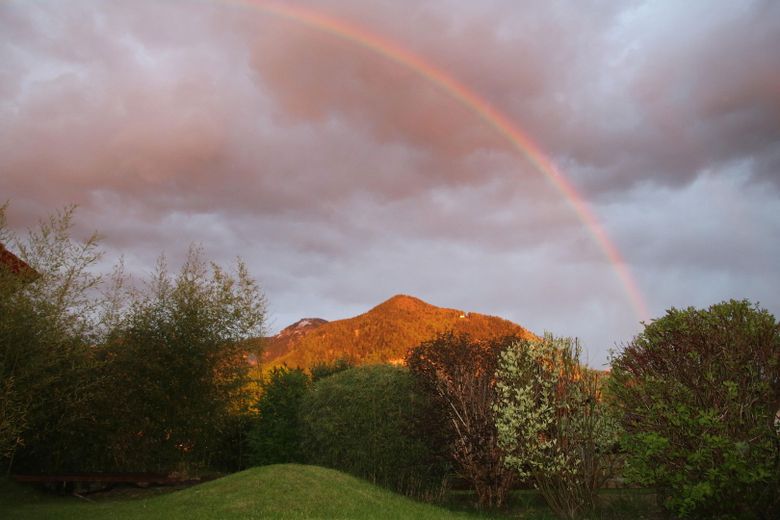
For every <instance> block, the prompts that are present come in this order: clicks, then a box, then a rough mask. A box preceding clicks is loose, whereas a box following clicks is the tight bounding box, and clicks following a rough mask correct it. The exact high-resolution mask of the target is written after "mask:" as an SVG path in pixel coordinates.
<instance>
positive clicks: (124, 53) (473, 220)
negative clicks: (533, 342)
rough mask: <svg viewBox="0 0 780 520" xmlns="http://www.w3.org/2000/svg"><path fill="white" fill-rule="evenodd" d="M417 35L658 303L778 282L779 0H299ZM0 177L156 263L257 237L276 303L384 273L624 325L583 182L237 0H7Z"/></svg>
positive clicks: (342, 300) (431, 57) (416, 290)
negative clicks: (195, 247)
mask: <svg viewBox="0 0 780 520" xmlns="http://www.w3.org/2000/svg"><path fill="white" fill-rule="evenodd" d="M289 4H290V5H299V6H304V7H306V8H310V9H314V10H316V11H318V12H320V13H322V14H325V15H328V16H332V17H335V18H338V19H340V20H343V21H345V22H347V23H349V24H353V25H355V26H359V27H361V28H362V29H363V30H365V31H368V32H373V33H375V34H377V35H380V36H381V37H383V38H385V39H387V40H390V41H393V42H395V43H397V44H398V45H399V46H402V47H404V48H406V49H408V50H409V51H411V52H414V53H416V54H417V55H419V56H420V57H421V58H423V59H425V60H426V61H427V62H429V63H431V64H433V65H435V66H437V67H438V68H440V69H442V70H445V71H447V73H448V74H450V75H451V76H452V78H453V79H454V80H456V81H459V82H460V83H462V84H463V85H464V86H466V87H467V88H469V89H472V91H473V92H474V93H475V94H476V95H478V96H481V97H482V98H484V99H485V100H487V101H488V102H489V103H491V104H492V105H493V106H494V107H496V108H497V109H498V110H500V111H501V112H502V113H504V114H505V115H506V116H507V117H508V118H510V119H511V120H512V121H515V122H516V124H517V125H518V127H520V128H522V129H523V130H524V131H525V132H526V133H527V134H528V135H529V136H531V138H532V139H533V140H534V141H535V142H536V143H537V144H538V145H539V146H540V147H541V148H542V149H543V150H544V151H545V152H546V153H547V154H548V155H549V156H550V157H551V159H552V160H553V161H554V162H555V163H556V164H558V166H560V168H561V169H562V171H564V172H565V173H566V175H567V176H568V177H569V179H570V180H571V181H572V183H573V184H574V185H575V186H576V187H577V189H578V190H579V191H580V192H581V194H582V195H583V197H584V198H585V199H586V200H588V201H589V202H590V203H591V204H592V206H593V209H594V211H595V213H596V214H597V215H598V216H599V218H600V219H601V220H602V223H603V225H604V228H605V230H606V231H607V232H608V233H609V235H610V236H611V238H612V239H613V241H614V242H615V244H616V245H617V246H618V248H619V249H620V250H621V252H622V253H623V255H624V257H625V258H626V261H627V262H628V264H629V267H630V268H631V269H632V270H633V271H634V273H635V275H636V278H637V281H638V284H639V287H640V289H641V290H642V291H643V293H644V295H645V298H646V299H647V300H648V303H649V306H650V309H651V312H652V314H653V315H659V314H660V313H661V312H663V310H664V309H665V308H668V307H669V306H671V305H677V306H680V305H708V304H711V303H715V302H716V301H718V300H720V299H723V298H730V297H737V298H749V299H752V300H759V301H761V303H762V304H763V305H765V306H767V307H768V308H769V309H770V310H772V311H773V312H775V313H776V314H778V313H780V299H778V296H777V295H776V291H773V290H772V288H773V287H774V288H776V287H778V286H780V273H779V272H778V271H779V270H778V269H777V268H776V267H775V262H774V261H773V259H775V258H777V257H778V253H780V245H779V243H778V242H777V240H774V239H773V237H777V236H779V235H778V232H780V202H778V200H780V199H778V196H777V195H778V191H779V190H780V76H778V74H779V73H780V72H779V71H780V68H778V66H777V57H776V55H777V49H778V48H780V4H778V3H777V2H771V1H749V2H739V3H734V2H687V3H685V4H684V5H683V4H680V3H679V2H652V3H651V2H639V1H636V2H629V3H619V4H618V3H615V2H603V1H598V0H593V1H589V2H541V1H539V2H523V3H522V4H518V3H517V2H510V1H498V0H496V1H491V2H478V3H477V2H466V1H460V0H430V1H425V2H416V3H414V4H413V5H401V4H399V3H398V2H362V1H360V2H359V1H348V0H331V1H321V2H289ZM0 34H1V35H2V36H0V63H1V64H2V65H0V168H1V169H0V199H2V200H6V199H8V200H10V202H11V208H10V215H9V216H10V218H11V225H12V226H15V227H17V228H19V229H23V228H24V227H26V226H29V225H31V224H33V223H34V222H35V221H36V220H37V219H39V218H42V217H44V216H45V215H47V214H49V213H51V212H52V211H54V210H55V209H57V208H61V207H63V206H64V205H66V204H71V203H76V204H79V205H80V206H81V209H80V211H79V213H78V230H77V231H78V232H79V233H82V234H84V233H87V232H89V231H91V230H93V229H95V228H97V229H99V230H100V231H101V233H102V234H103V235H105V237H106V238H105V245H106V247H107V249H108V250H109V252H110V253H111V255H110V256H112V255H113V256H118V255H120V254H124V255H125V257H126V258H127V259H128V265H129V266H130V267H131V269H132V270H134V271H136V272H138V273H142V272H144V271H146V270H149V269H151V266H152V262H153V259H154V257H155V256H156V255H157V254H159V253H160V252H162V251H166V252H167V253H168V255H169V256H170V257H171V258H172V259H174V260H175V259H176V258H177V257H178V255H181V254H182V253H183V251H184V250H186V247H187V245H188V244H189V242H192V241H196V242H201V243H203V244H204V246H205V247H206V251H207V253H208V254H210V255H212V256H214V257H216V258H217V259H219V260H221V261H228V260H229V259H231V258H232V257H234V256H235V255H241V256H242V257H244V258H245V259H246V260H247V261H248V263H249V265H250V268H251V269H252V271H253V273H254V274H255V275H256V276H257V277H258V278H259V279H260V281H261V282H262V283H263V285H264V287H265V289H266V291H267V293H268V297H269V300H270V302H271V311H272V314H273V315H274V316H275V324H274V326H275V327H277V328H278V327H283V326H285V325H286V324H287V322H288V321H290V322H291V321H294V320H295V319H297V318H299V317H301V316H311V315H317V314H319V315H322V316H323V317H325V318H338V317H344V316H347V315H350V314H354V313H357V312H361V311H363V310H365V309H366V308H368V307H370V306H372V305H374V304H376V303H378V302H379V301H381V300H383V299H384V298H386V297H388V296H390V295H391V294H394V293H398V292H406V293H412V294H415V295H417V296H420V297H422V298H423V299H426V300H428V301H430V302H431V303H434V304H437V305H442V306H450V307H460V308H465V309H469V310H475V311H480V312H488V313H492V314H498V315H502V316H504V317H507V318H510V319H513V320H515V321H517V322H519V323H521V324H523V325H525V326H527V327H529V328H531V329H533V330H535V331H537V332H542V331H543V330H544V329H551V330H553V331H554V332H556V333H561V334H571V335H578V336H580V337H582V338H583V339H584V342H585V345H586V347H587V348H589V355H590V359H591V363H593V364H601V363H603V362H604V360H605V359H606V350H607V348H609V347H612V346H614V344H615V343H620V342H623V341H627V340H628V339H630V337H631V335H632V334H634V333H635V332H637V331H638V330H639V325H638V319H639V318H638V317H637V315H636V314H635V313H634V312H633V311H632V309H631V307H630V305H629V302H628V299H627V296H626V293H625V290H624V288H623V287H621V285H620V282H619V281H618V279H617V278H616V276H615V273H614V271H613V269H612V267H611V266H610V265H609V263H608V262H607V260H606V258H605V256H604V253H603V252H602V251H601V250H600V249H599V248H598V247H597V246H596V244H595V243H594V241H593V239H592V237H591V235H590V234H589V230H588V229H587V228H586V227H585V226H584V225H583V224H582V223H581V222H580V221H579V220H578V219H577V218H576V215H575V213H574V212H573V211H572V208H571V206H570V204H569V203H568V202H567V201H566V200H565V199H564V198H563V197H562V196H561V195H560V193H559V192H558V191H556V189H555V188H554V187H553V186H552V185H551V184H550V183H549V182H548V181H547V180H546V179H545V177H544V175H543V174H542V173H541V172H539V171H537V170H536V169H534V167H533V166H532V164H531V163H530V162H529V161H528V160H527V159H526V158H525V157H524V156H523V155H522V154H520V153H518V151H517V150H515V149H514V148H513V147H512V145H511V143H509V142H508V141H507V140H506V139H505V138H504V137H503V136H501V135H500V134H499V133H497V132H496V131H495V130H494V129H493V128H492V127H491V126H490V125H489V124H487V123H486V122H485V121H484V120H483V119H482V118H481V117H480V116H479V115H478V114H476V113H475V111H474V110H473V109H471V108H469V107H468V106H465V105H464V104H462V103H459V102H458V101H456V100H454V99H453V98H452V97H450V96H449V95H448V94H447V93H446V92H444V91H443V90H442V89H441V88H440V87H438V86H437V85H435V84H434V83H432V82H431V81H429V80H428V79H426V78H425V77H423V76H422V75H420V74H419V73H418V72H415V71H413V70H410V69H409V68H405V67H403V66H401V65H399V64H397V63H394V62H391V61H389V60H387V59H386V58H384V57H382V56H381V55H379V54H377V53H376V52H374V51H372V50H370V49H368V48H365V47H363V46H360V45H356V44H355V43H351V42H349V41H347V40H344V39H340V38H338V37H336V36H334V35H332V34H326V33H324V32H322V31H317V30H314V29H312V28H311V27H307V26H305V25H303V24H300V23H296V22H294V21H291V20H286V19H282V18H279V17H275V16H272V15H270V14H269V13H268V12H264V11H263V10H261V9H256V8H253V7H252V2H245V3H243V4H235V3H224V4H223V3H220V2H200V1H195V0H192V1H188V0H179V1H171V2H146V1H140V2H120V1H101V2H98V1H83V0H76V1H69V2H64V1H63V2H44V1H29V2H22V1H21V0H10V1H7V2H3V3H0Z"/></svg>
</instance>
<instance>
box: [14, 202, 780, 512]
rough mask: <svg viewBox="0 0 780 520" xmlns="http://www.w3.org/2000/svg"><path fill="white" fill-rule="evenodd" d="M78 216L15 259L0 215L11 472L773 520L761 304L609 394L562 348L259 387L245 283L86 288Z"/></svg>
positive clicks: (329, 370) (194, 253)
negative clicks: (277, 485) (366, 486)
mask: <svg viewBox="0 0 780 520" xmlns="http://www.w3.org/2000/svg"><path fill="white" fill-rule="evenodd" d="M72 215H73V213H72V210H67V211H65V212H63V213H61V214H58V215H56V216H54V217H52V218H51V219H49V220H47V221H45V222H43V223H41V225H40V226H39V228H37V229H36V230H34V231H32V232H31V233H30V234H29V236H27V237H26V238H25V239H20V238H18V237H16V236H14V235H13V234H12V233H10V232H9V231H8V229H7V228H6V226H5V220H4V218H5V208H0V242H2V243H5V244H11V245H12V246H13V247H14V248H15V250H17V251H18V252H19V255H20V257H21V258H22V259H23V260H24V261H25V262H27V264H29V266H30V267H29V268H27V267H25V266H24V265H20V264H15V263H12V264H10V265H5V264H0V376H1V377H2V379H1V380H0V459H2V461H3V463H4V465H5V468H6V469H7V471H9V472H11V471H12V472H49V473H53V472H64V471H157V472H172V471H178V472H197V471H202V470H205V469H212V470H213V469H218V470H222V471H230V470H235V469H239V468H243V467H246V466H248V465H261V464H272V463H278V462H305V463H313V464H319V465H325V466H330V467H334V468H337V469H340V470H343V471H347V472H350V473H352V474H355V475H357V476H360V477H363V478H366V479H369V480H372V481H374V482H376V483H380V484H383V485H385V486H388V487H390V488H393V489H395V490H398V491H401V492H404V493H408V494H411V495H414V496H417V497H423V498H433V497H436V496H438V495H440V494H441V492H442V491H443V490H445V489H446V487H447V484H448V482H449V480H450V479H451V477H459V478H460V479H462V480H463V481H465V482H467V483H468V484H469V485H470V486H471V487H472V489H473V490H474V492H475V494H476V497H477V501H478V502H479V505H480V506H481V507H500V506H501V505H502V504H504V503H505V502H506V497H507V493H508V491H509V490H510V489H511V487H512V486H513V485H514V484H517V483H520V484H522V485H527V486H533V487H535V488H536V489H538V490H539V492H540V494H541V495H542V496H543V497H544V499H545V500H546V501H547V503H548V505H549V506H550V508H551V510H552V511H553V512H554V513H555V514H556V515H557V516H559V517H561V518H568V519H575V518H586V517H589V516H591V515H592V514H593V513H594V512H595V511H597V510H598V508H599V500H598V499H599V491H600V489H601V488H602V486H603V485H604V483H605V482H607V481H608V480H609V479H610V478H611V477H614V476H620V477H621V478H622V480H624V481H627V482H628V483H630V484H634V485H639V486H646V487H651V488H653V489H654V490H655V491H656V492H657V494H658V497H659V499H660V503H661V504H662V506H663V507H664V508H665V509H666V511H667V512H668V513H669V515H671V516H674V517H677V518H745V519H747V518H759V519H770V518H777V517H780V324H778V322H777V321H776V319H775V317H774V316H772V315H771V314H769V313H768V312H767V311H765V310H763V309H761V308H759V307H758V306H757V305H752V304H750V303H749V302H746V301H729V302H723V303H721V304H717V305H713V306H712V307H710V308H709V309H692V308H691V309H684V310H678V309H671V310H670V311H668V312H667V314H666V315H665V316H663V317H661V318H659V319H656V320H654V321H652V322H651V323H649V324H647V325H645V327H644V330H643V331H642V332H641V333H640V334H639V335H637V336H636V337H635V338H634V339H633V340H632V341H631V342H630V343H628V344H627V345H625V346H624V347H623V348H622V349H621V350H620V351H619V352H616V353H615V354H614V355H613V358H612V370H611V372H610V373H607V374H604V373H598V372H595V371H592V370H590V369H588V368H587V367H585V366H583V365H582V364H581V362H580V348H579V344H578V343H577V341H576V340H573V339H570V338H556V337H554V336H552V335H545V336H544V337H543V338H537V337H535V336H532V335H530V334H527V333H525V331H524V330H521V331H520V333H519V334H516V335H509V336H505V335H504V336H501V335H498V334H486V336H485V337H481V338H474V337H472V336H469V335H467V334H460V333H457V332H453V331H449V332H446V331H445V332H443V333H441V334H439V335H438V336H436V337H435V338H434V339H431V340H427V341H423V342H421V343H419V344H418V345H417V346H416V347H414V348H412V349H411V351H409V353H408V356H407V358H406V360H405V362H406V366H405V367H397V366H389V365H373V366H354V359H355V357H354V356H352V355H351V354H350V352H347V354H348V359H336V360H335V361H333V360H330V359H329V358H328V359H319V360H308V361H311V363H310V364H309V365H307V366H310V369H309V370H308V371H304V370H303V369H301V368H289V367H287V366H280V367H275V368H273V369H272V370H270V371H269V372H268V373H267V374H266V375H265V377H264V378H263V379H262V380H259V379H258V378H256V377H254V376H253V372H252V368H251V364H250V363H249V360H250V359H260V355H259V354H260V353H259V352H258V348H259V346H258V344H257V343H256V342H254V341H247V340H249V339H250V338H253V337H257V336H259V335H260V333H261V332H262V326H263V321H264V318H265V302H264V299H263V296H262V294H261V292H260V290H259V288H258V286H257V284H256V283H255V282H254V280H252V278H251V277H250V276H249V275H248V273H247V271H246V268H245V267H244V266H243V264H241V263H240V262H239V263H238V265H237V267H236V269H235V271H233V272H226V271H224V270H223V269H221V268H220V267H219V266H216V265H210V264H207V263H206V262H205V261H204V260H203V258H202V254H201V252H200V251H199V250H198V249H191V251H190V253H189V255H188V257H187V259H186V261H185V262H184V265H183V266H182V267H181V269H180V270H179V271H178V272H177V274H175V275H173V274H171V273H170V272H169V270H168V268H167V267H166V265H165V263H164V261H160V263H159V265H158V267H157V269H156V270H155V272H154V274H153V275H152V276H151V277H150V279H149V280H148V281H147V284H146V285H145V286H144V288H143V290H137V289H134V288H132V287H128V286H127V279H126V278H125V277H124V276H123V274H122V271H121V269H118V270H117V271H116V272H115V273H114V275H113V276H112V277H110V278H108V279H102V278H101V277H99V276H96V275H94V274H93V271H92V267H93V266H94V265H95V263H96V262H98V260H99V259H100V250H99V248H98V242H97V239H96V238H95V237H91V238H89V239H88V240H86V241H85V242H83V243H76V242H75V241H73V240H72V239H71V237H70V228H71V219H72ZM404 298H408V297H404ZM417 302H418V301H415V300H414V299H409V300H408V301H407V300H404V301H403V302H401V303H402V305H398V303H399V302H394V303H393V305H391V306H390V311H391V314H392V313H394V312H401V313H403V312H412V310H413V309H410V308H405V306H418V303H417ZM420 303H421V302H420ZM429 311H430V309H428V310H426V309H425V308H422V309H421V312H429ZM375 326H376V327H379V329H381V328H382V327H383V326H387V324H384V325H383V324H382V323H380V324H379V325H375ZM379 329H377V330H379ZM360 330H362V331H364V332H366V331H367V332H366V333H370V334H374V333H377V332H375V331H374V329H373V328H371V327H369V326H366V327H364V328H363V329H360ZM372 331H374V332H372ZM501 331H504V330H503V329H502V328H500V327H499V330H498V332H501ZM514 332H517V331H514ZM386 339H387V341H388V342H393V341H396V340H398V338H397V337H395V336H392V335H390V336H388V337H387V338H386ZM388 349H390V350H392V349H391V347H388ZM390 350H388V352H390ZM331 357H332V356H331ZM359 359H361V360H363V361H364V360H365V359H363V358H359ZM315 361H319V362H315ZM255 373H259V371H256V372H255Z"/></svg>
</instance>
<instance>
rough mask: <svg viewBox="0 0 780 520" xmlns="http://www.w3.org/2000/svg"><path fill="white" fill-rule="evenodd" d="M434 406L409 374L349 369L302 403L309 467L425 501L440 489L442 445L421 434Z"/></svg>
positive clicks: (319, 385)
mask: <svg viewBox="0 0 780 520" xmlns="http://www.w3.org/2000/svg"><path fill="white" fill-rule="evenodd" d="M428 408H429V404H428V402H427V401H426V399H425V398H424V397H423V396H421V395H420V394H419V393H417V392H416V391H415V388H414V385H413V381H412V379H411V377H410V376H409V373H408V371H407V370H406V369H404V368H401V367H395V366H390V365H369V366H361V367H355V368H350V369H348V370H345V371H342V372H339V373H336V374H334V375H331V376H329V377H326V378H324V379H321V380H319V381H317V382H316V383H315V384H313V385H312V387H311V389H310V391H309V392H308V393H307V394H306V396H305V397H304V399H303V402H302V403H301V411H300V417H301V423H300V424H301V448H302V451H303V453H304V455H305V458H306V462H308V463H311V464H317V465H321V466H327V467H331V468H335V469H339V470H342V471H346V472H348V473H351V474H353V475H356V476H359V477H362V478H365V479H368V480H369V481H371V482H374V483H377V484H380V485H383V486H387V487H390V488H391V489H394V490H397V491H400V492H404V493H407V494H413V495H418V496H424V495H426V494H429V493H431V492H435V491H436V490H437V489H439V488H440V487H441V482H442V480H441V479H442V476H443V474H444V469H445V468H444V467H443V464H442V462H441V460H440V458H438V457H437V446H436V445H435V444H434V445H432V444H431V443H430V442H429V440H430V439H426V438H424V437H422V436H420V435H418V434H417V425H418V424H420V423H421V422H422V421H423V420H424V419H425V418H426V417H427V415H428V414H427V410H428Z"/></svg>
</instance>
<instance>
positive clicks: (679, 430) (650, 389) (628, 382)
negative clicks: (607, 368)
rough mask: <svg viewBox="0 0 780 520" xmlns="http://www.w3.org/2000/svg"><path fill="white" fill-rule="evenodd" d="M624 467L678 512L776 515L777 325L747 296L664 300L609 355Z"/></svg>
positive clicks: (779, 465) (779, 438)
mask: <svg viewBox="0 0 780 520" xmlns="http://www.w3.org/2000/svg"><path fill="white" fill-rule="evenodd" d="M609 383H610V384H609V389H610V393H611V394H612V400H613V402H614V404H615V406H616V407H617V409H618V410H619V412H620V417H621V420H622V422H623V425H624V427H625V429H626V431H627V437H626V439H625V442H624V445H625V449H626V451H627V454H628V468H627V473H626V474H627V476H628V477H630V478H631V479H632V480H634V481H635V482H638V483H640V484H644V485H650V486H655V487H657V488H658V489H659V492H660V493H661V494H662V496H663V497H664V504H665V506H666V507H667V508H668V509H669V510H670V511H672V512H673V513H675V514H676V515H678V516H680V517H698V518H701V517H706V518H719V517H720V518H734V517H739V518H778V517H780V429H778V424H779V422H778V417H779V415H778V413H780V324H778V323H777V322H776V320H775V318H774V316H772V315H771V314H770V313H769V312H767V311H766V310H764V309H761V308H759V307H758V306H757V305H752V304H750V302H747V301H734V300H731V301H727V302H723V303H719V304H717V305H713V306H711V307H709V308H708V309H694V308H688V309H671V310H669V311H668V312H667V313H666V315H665V316H663V317H661V318H659V319H657V320H654V321H653V322H652V323H650V324H647V325H645V328H644V331H643V332H642V333H641V334H639V335H638V336H637V337H636V338H634V340H633V341H632V342H631V343H629V344H628V345H626V347H625V348H624V349H623V350H622V352H620V353H619V354H618V355H617V356H615V357H614V358H613V360H612V374H611V377H610V379H609Z"/></svg>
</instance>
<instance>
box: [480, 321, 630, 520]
mask: <svg viewBox="0 0 780 520" xmlns="http://www.w3.org/2000/svg"><path fill="white" fill-rule="evenodd" d="M579 356H580V347H579V344H578V343H577V342H576V340H572V339H571V338H554V337H552V336H551V335H549V334H548V335H545V337H544V339H543V340H542V341H539V342H529V341H519V342H516V343H514V344H513V345H511V346H510V347H509V348H508V349H506V350H505V351H504V352H503V353H502V355H501V359H500V361H499V365H498V369H497V371H496V390H497V391H496V401H495V404H494V410H495V414H496V427H497V429H498V438H499V445H500V446H501V448H502V449H503V450H504V452H505V458H504V462H505V464H507V466H509V467H511V468H513V469H515V470H517V472H518V473H519V474H520V476H521V477H522V478H524V479H530V480H531V481H532V482H533V483H534V485H535V486H536V487H537V489H539V491H540V492H541V493H542V495H544V497H545V499H546V500H547V503H548V505H549V506H550V508H551V509H552V510H553V511H554V512H555V513H556V514H558V515H559V516H561V517H564V518H578V517H580V516H581V515H582V514H584V513H587V512H589V511H591V510H592V509H593V507H594V500H595V497H596V494H597V492H598V489H599V488H600V487H601V486H602V485H603V483H604V481H605V480H606V478H608V477H609V476H610V473H611V469H612V466H613V457H612V456H611V455H610V453H611V448H612V447H613V446H614V444H615V443H616V442H617V438H618V430H617V427H616V422H615V421H614V420H612V418H611V417H610V416H609V415H608V414H607V413H606V409H605V407H604V406H603V405H602V403H601V402H600V395H599V392H600V391H599V382H598V377H597V375H596V374H595V373H593V372H591V371H589V370H588V369H586V368H584V367H582V366H581V365H580V363H579Z"/></svg>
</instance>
